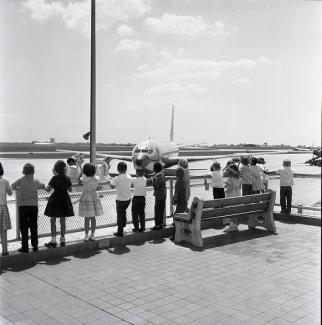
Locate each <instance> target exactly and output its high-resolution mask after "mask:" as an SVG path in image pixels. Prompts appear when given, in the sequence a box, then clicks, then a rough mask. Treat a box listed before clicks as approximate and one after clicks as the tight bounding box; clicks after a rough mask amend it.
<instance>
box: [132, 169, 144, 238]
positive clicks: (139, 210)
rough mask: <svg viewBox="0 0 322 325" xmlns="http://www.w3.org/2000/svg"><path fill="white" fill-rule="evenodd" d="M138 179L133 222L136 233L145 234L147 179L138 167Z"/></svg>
mask: <svg viewBox="0 0 322 325" xmlns="http://www.w3.org/2000/svg"><path fill="white" fill-rule="evenodd" d="M136 176H137V177H136V178H135V179H134V180H133V185H134V195H133V199H132V222H133V226H134V228H133V231H134V232H144V230H145V212H144V209H145V194H146V178H145V177H144V169H143V168H142V167H138V168H137V169H136ZM139 222H140V227H139Z"/></svg>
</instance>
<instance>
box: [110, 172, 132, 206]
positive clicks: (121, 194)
mask: <svg viewBox="0 0 322 325" xmlns="http://www.w3.org/2000/svg"><path fill="white" fill-rule="evenodd" d="M131 184H132V178H131V176H130V175H128V174H120V175H118V176H116V177H114V178H112V180H111V185H112V186H115V188H116V200H118V201H128V200H131Z"/></svg>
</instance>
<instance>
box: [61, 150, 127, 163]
mask: <svg viewBox="0 0 322 325" xmlns="http://www.w3.org/2000/svg"><path fill="white" fill-rule="evenodd" d="M56 151H59V152H69V153H71V154H74V155H75V154H86V155H89V154H90V153H89V152H81V151H72V150H62V149H56ZM115 152H117V151H115ZM96 156H97V157H100V158H103V159H110V160H111V159H119V160H125V161H132V156H127V155H115V154H109V153H102V152H96Z"/></svg>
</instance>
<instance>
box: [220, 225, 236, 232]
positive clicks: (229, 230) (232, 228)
mask: <svg viewBox="0 0 322 325" xmlns="http://www.w3.org/2000/svg"><path fill="white" fill-rule="evenodd" d="M223 231H224V232H233V231H238V226H237V225H235V224H231V225H229V227H227V228H226V229H224V230H223Z"/></svg>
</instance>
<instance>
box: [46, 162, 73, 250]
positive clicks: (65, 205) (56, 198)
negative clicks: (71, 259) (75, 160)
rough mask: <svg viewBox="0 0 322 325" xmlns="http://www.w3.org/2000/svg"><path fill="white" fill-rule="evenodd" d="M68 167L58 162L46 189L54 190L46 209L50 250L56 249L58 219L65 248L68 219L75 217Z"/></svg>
mask: <svg viewBox="0 0 322 325" xmlns="http://www.w3.org/2000/svg"><path fill="white" fill-rule="evenodd" d="M66 169H67V165H66V163H65V162H64V161H63V160H57V161H56V163H55V165H54V167H53V173H54V176H53V177H52V178H51V180H50V181H49V183H48V186H47V187H46V190H47V192H50V191H51V190H52V189H53V190H54V192H53V193H52V194H51V195H50V197H49V199H48V203H47V206H46V209H45V213H44V214H45V215H46V216H48V217H50V231H51V241H50V242H48V243H46V244H45V246H46V247H48V248H54V247H56V246H57V243H56V219H57V218H58V219H59V220H60V246H62V247H64V246H65V233H66V217H71V216H73V215H74V210H73V205H72V202H71V200H70V196H69V194H68V192H71V191H72V183H71V181H70V178H69V177H68V176H66Z"/></svg>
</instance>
